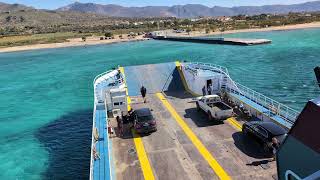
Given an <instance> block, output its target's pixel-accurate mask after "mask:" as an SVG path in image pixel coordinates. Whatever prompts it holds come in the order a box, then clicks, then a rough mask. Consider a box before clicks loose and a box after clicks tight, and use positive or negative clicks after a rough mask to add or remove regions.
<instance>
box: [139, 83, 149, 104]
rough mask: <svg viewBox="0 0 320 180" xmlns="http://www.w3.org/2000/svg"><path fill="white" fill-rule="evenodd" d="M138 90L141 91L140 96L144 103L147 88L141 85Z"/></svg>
mask: <svg viewBox="0 0 320 180" xmlns="http://www.w3.org/2000/svg"><path fill="white" fill-rule="evenodd" d="M140 92H141V96H142V98H143V102H144V103H146V102H147V99H146V94H147V89H146V88H145V87H144V86H141V88H140Z"/></svg>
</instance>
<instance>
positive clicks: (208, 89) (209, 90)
mask: <svg viewBox="0 0 320 180" xmlns="http://www.w3.org/2000/svg"><path fill="white" fill-rule="evenodd" d="M207 91H208V95H211V92H212V88H211V84H208V86H207Z"/></svg>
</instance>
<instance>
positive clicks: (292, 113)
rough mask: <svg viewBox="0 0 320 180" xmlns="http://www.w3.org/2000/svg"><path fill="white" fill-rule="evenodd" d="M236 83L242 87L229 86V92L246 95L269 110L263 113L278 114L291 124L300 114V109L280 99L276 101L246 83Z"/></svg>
mask: <svg viewBox="0 0 320 180" xmlns="http://www.w3.org/2000/svg"><path fill="white" fill-rule="evenodd" d="M236 85H237V87H238V89H240V91H239V90H235V89H233V88H229V87H227V88H226V90H227V91H228V92H231V93H234V94H238V95H241V96H244V97H246V98H248V99H250V100H251V101H253V102H255V103H257V104H259V105H260V106H263V107H264V108H266V109H267V110H268V111H267V112H262V113H266V114H267V115H268V116H273V115H278V116H280V117H281V118H282V119H284V120H285V121H287V122H288V123H290V124H291V125H293V123H294V122H295V120H296V119H297V117H298V115H299V112H298V111H296V110H294V109H292V108H290V107H288V106H286V105H284V104H282V103H279V102H278V101H275V100H273V99H271V98H269V97H267V96H265V95H263V94H261V93H259V92H257V91H254V90H252V89H250V88H248V87H246V86H244V85H241V84H239V83H236Z"/></svg>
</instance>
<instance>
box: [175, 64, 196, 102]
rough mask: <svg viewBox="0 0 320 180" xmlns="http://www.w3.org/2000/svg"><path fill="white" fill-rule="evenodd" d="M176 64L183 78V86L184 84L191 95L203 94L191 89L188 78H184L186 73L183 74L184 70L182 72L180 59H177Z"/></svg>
mask: <svg viewBox="0 0 320 180" xmlns="http://www.w3.org/2000/svg"><path fill="white" fill-rule="evenodd" d="M175 64H176V67H177V69H178V72H179V75H180V78H181V80H182V84H183V86H184V89H185V90H186V91H187V92H189V93H190V94H191V95H193V96H201V95H199V94H197V93H194V92H193V91H191V90H190V89H189V86H188V84H187V81H186V79H185V78H184V75H183V72H182V69H181V63H180V62H179V61H176V62H175Z"/></svg>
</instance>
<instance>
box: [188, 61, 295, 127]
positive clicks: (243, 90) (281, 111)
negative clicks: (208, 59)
mask: <svg viewBox="0 0 320 180" xmlns="http://www.w3.org/2000/svg"><path fill="white" fill-rule="evenodd" d="M184 64H186V65H189V67H194V68H199V69H203V70H211V71H214V72H218V73H222V74H224V75H225V76H226V77H227V78H228V81H229V82H228V83H227V84H226V88H225V90H226V91H227V92H232V93H235V94H238V95H242V96H244V97H246V98H248V99H250V100H251V101H253V102H255V103H257V104H259V105H261V106H263V107H264V108H266V109H268V112H266V113H267V114H266V115H268V116H269V117H271V116H272V115H278V116H280V117H281V118H282V119H284V120H285V121H287V122H288V123H290V124H291V125H292V124H293V123H294V122H295V120H296V118H297V117H298V115H299V112H298V111H296V110H294V109H292V108H290V107H288V106H286V105H284V104H282V103H279V102H278V101H275V100H273V99H271V98H269V97H267V96H265V95H263V94H261V93H259V92H257V91H254V90H252V89H250V88H248V87H246V86H244V85H241V84H239V83H236V82H234V81H233V80H232V79H231V78H230V75H229V72H228V70H227V68H225V67H223V66H219V65H215V64H210V63H201V62H187V63H184Z"/></svg>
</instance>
